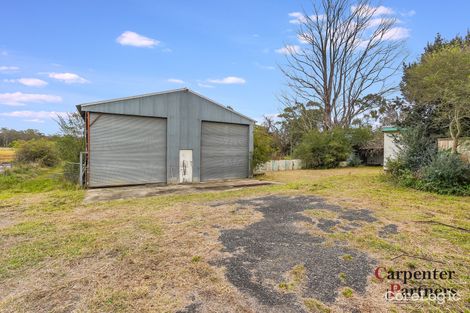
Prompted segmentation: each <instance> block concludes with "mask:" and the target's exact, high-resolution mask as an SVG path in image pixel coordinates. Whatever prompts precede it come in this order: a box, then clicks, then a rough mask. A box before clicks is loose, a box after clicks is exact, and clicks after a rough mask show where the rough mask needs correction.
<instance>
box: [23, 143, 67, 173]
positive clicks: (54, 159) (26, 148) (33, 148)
mask: <svg viewBox="0 0 470 313" xmlns="http://www.w3.org/2000/svg"><path fill="white" fill-rule="evenodd" d="M15 146H16V147H17V150H16V160H17V161H18V162H20V163H38V164H39V165H43V166H49V167H52V166H55V165H57V164H58V163H59V157H58V153H57V149H56V146H55V144H54V142H52V141H49V140H47V139H33V140H29V141H21V142H17V143H16V145H15Z"/></svg>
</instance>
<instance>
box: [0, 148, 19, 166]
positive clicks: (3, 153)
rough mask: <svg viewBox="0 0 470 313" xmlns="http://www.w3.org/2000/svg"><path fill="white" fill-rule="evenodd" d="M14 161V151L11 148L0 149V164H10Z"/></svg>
mask: <svg viewBox="0 0 470 313" xmlns="http://www.w3.org/2000/svg"><path fill="white" fill-rule="evenodd" d="M14 159H15V150H14V149H13V148H0V163H7V162H11V161H13V160H14Z"/></svg>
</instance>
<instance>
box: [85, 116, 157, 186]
mask: <svg viewBox="0 0 470 313" xmlns="http://www.w3.org/2000/svg"><path fill="white" fill-rule="evenodd" d="M89 133H90V155H89V160H90V167H89V169H90V173H89V186H90V187H100V186H117V185H134V184H147V183H161V182H166V119H162V118H154V117H140V116H129V115H115V114H100V113H91V114H90V131H89Z"/></svg>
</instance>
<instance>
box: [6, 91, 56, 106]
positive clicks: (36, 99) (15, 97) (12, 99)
mask: <svg viewBox="0 0 470 313" xmlns="http://www.w3.org/2000/svg"><path fill="white" fill-rule="evenodd" d="M61 101H62V98H61V97H60V96H54V95H45V94H36V93H22V92H13V93H0V104H5V105H10V106H21V105H25V104H26V103H57V102H61Z"/></svg>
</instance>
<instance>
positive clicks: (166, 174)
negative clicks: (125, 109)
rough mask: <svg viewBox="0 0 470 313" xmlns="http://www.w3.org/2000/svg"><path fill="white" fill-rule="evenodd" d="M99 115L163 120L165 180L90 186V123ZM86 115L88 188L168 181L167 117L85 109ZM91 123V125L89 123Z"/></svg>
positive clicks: (164, 182)
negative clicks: (93, 116) (94, 116)
mask: <svg viewBox="0 0 470 313" xmlns="http://www.w3.org/2000/svg"><path fill="white" fill-rule="evenodd" d="M92 114H96V115H98V117H96V118H95V119H93V120H92ZM101 115H116V116H129V117H145V118H149V119H151V118H154V119H160V120H164V121H165V147H164V151H165V160H164V164H165V165H164V170H165V175H164V177H165V180H164V181H151V182H144V183H130V184H119V185H118V184H116V185H114V184H113V185H100V186H92V185H91V175H92V173H91V165H92V164H91V159H92V154H93V151H90V150H91V138H92V137H93V135H92V134H91V133H92V127H91V126H92V125H93V124H94V122H95V121H97V120H98V119H99V118H100V117H101ZM87 117H88V119H87V120H88V125H87V148H88V151H87V160H88V162H87V163H88V164H87V174H88V175H87V187H88V188H95V187H96V188H100V187H118V186H132V185H145V184H162V183H163V184H166V183H167V182H168V178H167V177H168V119H167V118H166V117H159V116H146V115H135V114H132V115H130V114H120V113H103V112H92V111H87ZM90 124H91V125H90Z"/></svg>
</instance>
